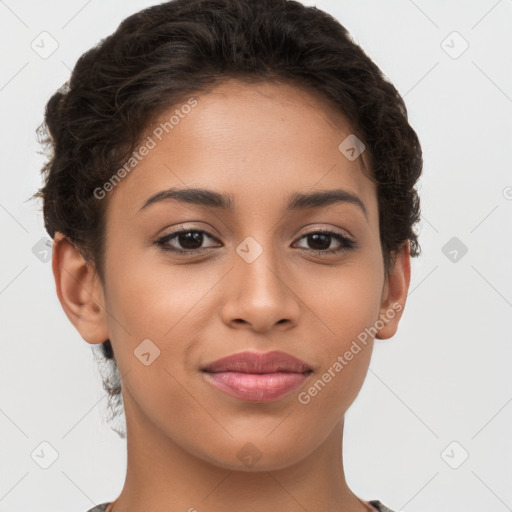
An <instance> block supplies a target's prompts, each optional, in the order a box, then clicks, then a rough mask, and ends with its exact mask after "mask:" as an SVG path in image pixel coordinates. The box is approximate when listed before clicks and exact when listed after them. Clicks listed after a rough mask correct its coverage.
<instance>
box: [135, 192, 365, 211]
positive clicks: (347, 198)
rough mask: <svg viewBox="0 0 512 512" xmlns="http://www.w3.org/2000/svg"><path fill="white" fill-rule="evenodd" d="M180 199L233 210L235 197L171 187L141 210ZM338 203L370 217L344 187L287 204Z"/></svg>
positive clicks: (295, 198) (304, 206)
mask: <svg viewBox="0 0 512 512" xmlns="http://www.w3.org/2000/svg"><path fill="white" fill-rule="evenodd" d="M171 200H173V201H179V202H182V203H189V204H195V205H198V206H206V207H209V208H220V209H223V210H229V211H233V209H234V198H233V196H231V195H230V194H221V193H219V192H215V191H213V190H208V189H203V188H187V189H177V188H170V189H167V190H162V191H160V192H157V193H156V194H153V195H152V196H151V197H149V198H148V199H147V200H146V202H145V203H144V204H143V205H142V207H141V208H140V210H139V211H141V210H144V209H145V208H147V207H148V206H150V205H152V204H155V203H159V202H162V201H171ZM337 203H350V204H354V205H356V206H358V207H359V208H360V210H361V211H362V212H363V213H364V216H365V217H366V218H368V212H367V211H366V207H365V205H364V203H363V202H362V201H361V199H359V197H357V196H356V195H355V194H353V193H352V192H349V191H348V190H343V189H333V190H320V191H315V192H308V193H302V192H295V193H294V194H292V195H291V196H290V198H289V200H288V203H287V205H286V210H287V211H297V210H305V209H310V208H319V207H322V206H329V205H332V204H337Z"/></svg>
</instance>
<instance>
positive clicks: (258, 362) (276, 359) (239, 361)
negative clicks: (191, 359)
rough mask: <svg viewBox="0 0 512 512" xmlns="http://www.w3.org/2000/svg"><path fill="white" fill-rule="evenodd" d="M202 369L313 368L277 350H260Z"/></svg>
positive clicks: (261, 370) (298, 370)
mask: <svg viewBox="0 0 512 512" xmlns="http://www.w3.org/2000/svg"><path fill="white" fill-rule="evenodd" d="M202 370H203V371H206V372H210V373H218V372H238V373H276V372H285V373H304V372H309V371H311V370H312V368H311V367H310V366H309V365H308V364H307V363H306V362H305V361H302V360H301V359H297V358H296V357H293V356H291V355H290V354H287V353H285V352H280V351H278V350H276V351H273V352H266V353H264V354H261V353H258V352H241V353H239V354H233V355H230V356H227V357H223V358H222V359H218V360H217V361H214V362H213V363H210V364H208V365H206V366H205V367H204V368H202Z"/></svg>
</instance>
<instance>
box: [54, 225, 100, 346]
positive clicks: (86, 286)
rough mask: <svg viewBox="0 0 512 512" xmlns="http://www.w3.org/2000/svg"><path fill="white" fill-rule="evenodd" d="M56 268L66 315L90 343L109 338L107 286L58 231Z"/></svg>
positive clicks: (56, 279) (57, 282) (58, 294)
mask: <svg viewBox="0 0 512 512" xmlns="http://www.w3.org/2000/svg"><path fill="white" fill-rule="evenodd" d="M52 270H53V276H54V278H55V285H56V291H57V296H58V298H59V301H60V303H61V305H62V308H63V310H64V312H65V313H66V316H67V317H68V318H69V320H70V322H71V323H72V324H73V325H74V326H75V328H76V329H77V330H78V332H79V333H80V335H81V336H82V338H83V339H84V340H85V341H87V342H88V343H92V344H95V343H102V342H103V341H105V340H106V339H108V338H109V334H108V326H107V322H106V314H105V312H106V310H105V305H104V304H105V303H104V294H103V287H102V285H101V282H100V279H99V277H98V276H97V274H96V272H95V271H94V268H93V266H92V265H91V264H89V263H87V262H86V260H85V258H84V257H83V255H82V254H81V253H80V251H79V250H78V249H77V248H76V247H75V246H74V245H73V244H72V243H71V242H70V241H69V240H68V239H67V238H66V237H65V236H64V235H63V234H62V233H59V232H58V233H55V237H54V240H53V250H52Z"/></svg>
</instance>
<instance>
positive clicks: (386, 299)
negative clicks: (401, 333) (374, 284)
mask: <svg viewBox="0 0 512 512" xmlns="http://www.w3.org/2000/svg"><path fill="white" fill-rule="evenodd" d="M410 279H411V255H410V246H409V242H406V243H405V244H404V245H403V246H402V248H401V249H400V250H399V251H398V252H397V253H396V257H395V261H394V265H393V268H392V269H391V272H390V274H389V276H388V279H387V281H386V284H385V286H384V290H383V294H382V302H381V307H380V314H379V320H380V322H379V321H378V323H379V326H381V328H379V330H378V332H377V334H376V336H375V337H376V338H378V339H388V338H391V337H392V336H394V334H395V333H396V331H397V329H398V323H399V321H400V318H401V316H402V313H403V310H404V307H405V302H406V300H407V293H408V291H409V284H410Z"/></svg>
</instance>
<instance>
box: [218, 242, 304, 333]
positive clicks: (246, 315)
mask: <svg viewBox="0 0 512 512" xmlns="http://www.w3.org/2000/svg"><path fill="white" fill-rule="evenodd" d="M245 247H246V248H249V251H248V252H247V253H246V254H249V253H250V251H254V250H256V249H259V247H261V249H259V250H260V251H261V250H262V252H261V253H260V254H259V256H257V258H256V259H255V260H254V261H251V258H247V257H246V255H245V254H244V252H243V250H242V251H240V253H238V252H235V253H234V254H233V264H234V268H233V269H232V271H231V272H229V274H228V277H229V279H227V280H226V282H225V284H224V286H225V295H224V302H223V305H222V308H221V315H222V319H223V321H224V323H225V324H226V325H228V326H230V327H236V328H246V329H252V330H254V331H258V332H266V331H269V330H271V329H273V328H275V327H274V326H277V328H279V329H282V330H286V329H290V328H292V327H293V326H295V325H297V323H298V319H299V315H300V311H301V308H300V302H301V301H300V298H299V297H298V296H297V295H296V292H295V291H294V290H293V288H294V286H293V285H294V283H293V278H292V276H291V275H290V272H289V271H288V272H287V271H286V270H285V268H284V267H285V265H286V262H284V261H282V258H279V257H278V254H277V250H272V249H271V248H270V245H269V244H268V245H265V247H263V246H259V247H258V246H257V247H254V241H253V245H251V244H249V246H245ZM241 255H242V256H241ZM295 284H296V283H295Z"/></svg>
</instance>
